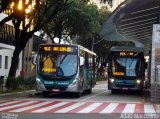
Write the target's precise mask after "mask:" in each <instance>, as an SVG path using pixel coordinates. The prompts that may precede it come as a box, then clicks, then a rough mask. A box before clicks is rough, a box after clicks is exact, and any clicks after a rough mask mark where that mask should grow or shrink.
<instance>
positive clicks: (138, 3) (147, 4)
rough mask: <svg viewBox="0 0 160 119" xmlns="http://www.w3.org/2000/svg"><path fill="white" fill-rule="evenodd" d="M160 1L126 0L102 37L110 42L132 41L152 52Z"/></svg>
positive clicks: (111, 18) (106, 27)
mask: <svg viewBox="0 0 160 119" xmlns="http://www.w3.org/2000/svg"><path fill="white" fill-rule="evenodd" d="M159 14H160V1H159V0H145V1H142V0H126V1H124V2H123V3H122V4H120V5H119V7H118V8H117V9H116V10H115V11H114V12H113V13H112V15H111V17H110V18H109V19H108V20H107V21H106V22H105V24H104V25H103V27H102V29H101V31H100V36H101V37H103V38H104V39H105V40H109V41H126V40H127V41H132V42H134V43H135V45H136V46H137V47H144V48H145V51H146V52H145V53H146V54H148V53H149V52H148V51H149V50H151V46H152V45H151V43H152V27H153V24H157V23H158V22H159Z"/></svg>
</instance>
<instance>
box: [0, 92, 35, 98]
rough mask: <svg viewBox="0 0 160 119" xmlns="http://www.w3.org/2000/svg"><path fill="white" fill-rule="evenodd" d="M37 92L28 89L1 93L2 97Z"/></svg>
mask: <svg viewBox="0 0 160 119" xmlns="http://www.w3.org/2000/svg"><path fill="white" fill-rule="evenodd" d="M35 92H36V91H35V90H28V91H20V92H12V93H2V94H0V97H2V96H10V95H17V94H26V93H35Z"/></svg>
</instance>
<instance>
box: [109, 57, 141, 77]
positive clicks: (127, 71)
mask: <svg viewBox="0 0 160 119" xmlns="http://www.w3.org/2000/svg"><path fill="white" fill-rule="evenodd" d="M140 67H141V64H140V59H139V58H112V72H113V75H114V76H129V77H132V76H138V75H139V72H140Z"/></svg>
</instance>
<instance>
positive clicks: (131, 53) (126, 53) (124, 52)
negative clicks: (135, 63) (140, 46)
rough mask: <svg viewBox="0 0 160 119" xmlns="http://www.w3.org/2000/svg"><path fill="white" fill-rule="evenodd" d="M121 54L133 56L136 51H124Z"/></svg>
mask: <svg viewBox="0 0 160 119" xmlns="http://www.w3.org/2000/svg"><path fill="white" fill-rule="evenodd" d="M119 55H120V56H133V55H134V52H130V51H122V52H120V54H119Z"/></svg>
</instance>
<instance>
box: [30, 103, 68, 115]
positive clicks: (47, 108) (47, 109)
mask: <svg viewBox="0 0 160 119" xmlns="http://www.w3.org/2000/svg"><path fill="white" fill-rule="evenodd" d="M67 103H69V102H59V103H58V104H55V105H51V106H48V107H44V108H41V109H39V110H36V111H33V113H43V112H46V111H49V110H51V109H54V108H57V107H60V106H62V105H65V104H67Z"/></svg>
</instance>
